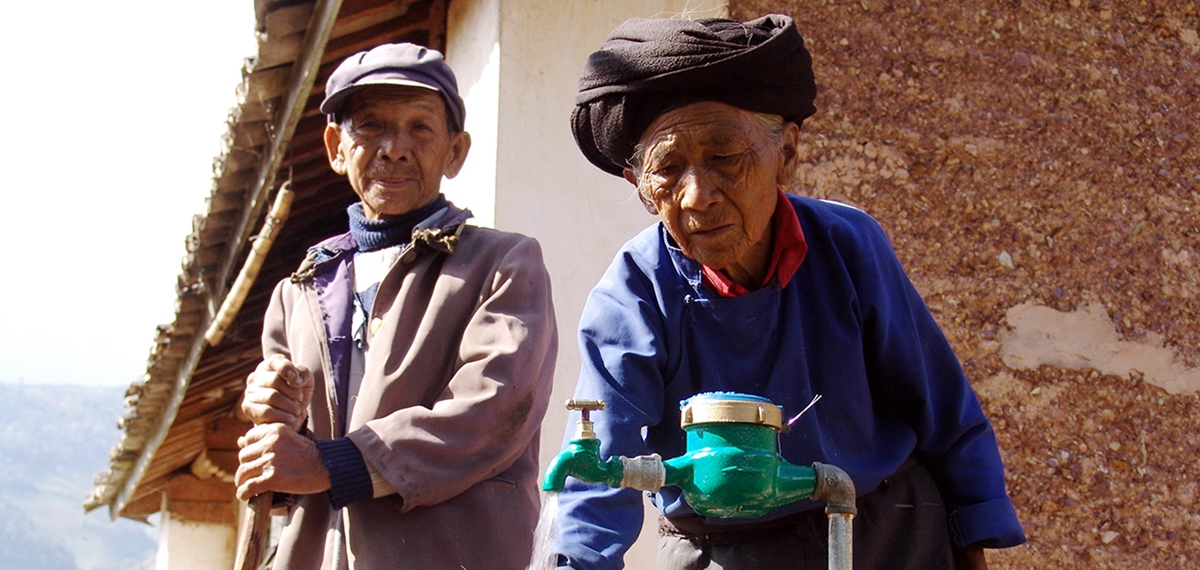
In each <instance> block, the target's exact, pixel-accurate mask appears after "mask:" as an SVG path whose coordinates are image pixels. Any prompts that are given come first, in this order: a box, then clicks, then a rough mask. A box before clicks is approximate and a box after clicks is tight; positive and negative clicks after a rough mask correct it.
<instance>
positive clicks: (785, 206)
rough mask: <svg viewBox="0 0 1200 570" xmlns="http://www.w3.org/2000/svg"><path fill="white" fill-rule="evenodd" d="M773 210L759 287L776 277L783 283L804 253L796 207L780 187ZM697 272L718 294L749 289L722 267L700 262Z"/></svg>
mask: <svg viewBox="0 0 1200 570" xmlns="http://www.w3.org/2000/svg"><path fill="white" fill-rule="evenodd" d="M776 192H777V194H778V198H777V199H776V200H775V213H774V214H772V215H771V227H772V233H773V234H774V235H772V238H773V240H774V241H773V244H772V247H771V265H770V266H769V267H768V269H767V276H766V277H765V278H764V279H763V282H762V284H761V285H760V286H759V287H766V286H767V284H769V283H770V282H771V279H772V278H776V277H778V278H779V287H780V288H783V287H786V286H787V284H788V282H789V281H791V280H792V275H795V274H796V270H797V269H800V264H801V263H803V262H804V255H805V254H807V253H808V242H806V241H804V231H803V230H802V229H801V228H800V219H799V218H797V217H796V209H795V208H793V207H792V203H791V202H790V201H788V199H787V196H785V195H784V194H783V191H781V190H779V191H776ZM700 274H701V276H703V278H704V284H705V285H708V286H709V287H710V288H711V289H712V290H713V291H715V292H716V293H717V295H719V296H721V297H737V296H739V295H745V294H746V293H749V292H750V291H749V290H747V289H746V288H745V287H742V286H741V285H738V284H737V283H734V282H733V280H732V279H730V278H729V277H728V276H727V275H725V272H724V271H721V270H719V269H713V268H711V267H709V266H707V265H701V266H700Z"/></svg>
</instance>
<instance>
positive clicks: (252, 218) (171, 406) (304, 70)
mask: <svg viewBox="0 0 1200 570" xmlns="http://www.w3.org/2000/svg"><path fill="white" fill-rule="evenodd" d="M341 7H342V0H317V5H316V8H315V9H314V11H313V16H312V20H311V21H310V23H309V26H308V32H307V33H306V34H305V39H304V47H303V49H302V50H301V52H300V58H299V59H297V60H296V62H295V64H293V68H292V75H291V80H290V82H289V84H290V87H289V88H288V92H287V94H286V96H285V97H284V101H283V107H282V108H281V109H280V111H279V115H278V120H277V123H276V130H275V132H276V133H278V135H277V136H276V137H275V138H274V139H272V140H271V142H270V144H269V146H268V148H267V152H266V153H265V154H264V155H263V157H262V159H261V162H260V163H259V169H258V176H257V177H256V179H255V184H254V186H253V188H251V194H250V196H251V199H250V202H249V203H248V204H247V205H246V207H245V209H244V210H243V211H242V215H241V218H240V219H239V221H238V223H237V224H236V226H235V228H234V234H233V236H234V237H233V239H231V240H230V241H229V242H228V243H229V245H228V247H227V248H226V251H225V256H224V259H223V260H222V263H221V270H220V272H219V273H218V275H217V276H216V277H217V279H215V280H213V281H211V282H210V283H212V284H213V285H215V286H216V287H218V288H219V291H216V292H211V293H210V295H211V296H210V299H215V298H221V299H224V297H225V295H226V292H227V287H228V284H227V282H228V281H229V277H230V275H232V274H233V270H234V264H235V262H236V261H237V258H238V254H239V253H240V252H241V250H242V248H243V247H244V246H245V244H246V242H247V241H248V240H249V237H250V232H251V231H252V230H253V229H254V225H255V222H256V221H257V220H258V218H259V217H260V216H261V214H262V209H263V206H264V205H265V204H266V198H267V196H268V194H269V193H270V191H271V188H272V187H273V186H274V184H275V175H276V173H277V172H278V170H279V165H280V164H281V163H282V162H283V158H284V154H285V153H286V151H287V147H288V143H289V142H290V141H291V138H292V135H293V134H294V133H295V130H296V124H297V123H299V121H300V117H301V115H302V114H303V112H304V105H305V104H306V103H307V102H308V95H309V94H310V93H311V92H312V88H313V84H314V83H315V82H316V78H317V74H318V72H319V70H320V67H321V58H322V56H323V55H324V53H325V46H326V44H327V43H328V42H329V37H330V34H331V33H332V30H333V26H334V23H335V22H336V21H337V15H338V12H339V11H340V10H341ZM212 293H216V294H212ZM218 305H219V303H218ZM214 316H215V315H214V314H213V313H212V311H209V312H207V313H206V314H205V315H204V316H203V317H202V319H201V320H202V323H201V325H200V326H199V327H197V331H196V332H195V333H194V334H193V336H192V340H191V346H190V347H189V349H188V351H187V356H186V357H185V358H184V360H183V363H182V364H181V366H180V367H179V369H178V370H177V372H176V375H175V382H174V385H173V387H172V390H171V397H170V399H169V400H168V402H167V405H166V407H165V408H164V409H163V414H162V416H161V417H160V418H159V421H158V424H157V426H156V427H155V429H154V432H153V433H152V434H151V435H150V437H149V438H148V439H147V441H146V444H145V445H144V446H143V447H142V449H141V452H140V453H139V454H138V458H137V462H136V463H135V464H134V467H133V469H132V470H131V471H130V472H129V475H128V476H127V477H126V479H125V481H124V482H123V483H122V485H121V489H120V490H119V491H118V492H117V496H116V497H115V498H114V500H113V502H112V503H110V504H109V517H111V518H112V519H114V520H115V519H116V518H117V517H119V516H121V511H123V510H124V508H125V506H126V505H127V504H128V503H129V501H130V499H131V498H132V497H133V496H134V494H135V492H136V491H137V488H138V485H139V484H140V483H141V481H142V477H144V476H145V474H146V470H147V469H148V468H149V467H150V463H151V461H152V460H153V459H154V455H155V453H156V452H157V451H158V448H159V446H160V445H162V442H163V440H164V439H166V437H167V434H168V433H169V432H170V431H171V426H172V425H173V424H174V422H175V417H176V415H177V414H178V413H179V407H180V405H181V404H182V403H183V399H184V396H186V394H187V387H188V384H189V382H190V381H191V377H192V373H193V372H194V371H195V370H196V366H197V364H199V362H200V356H201V355H202V354H203V353H204V347H205V340H204V334H203V332H202V331H203V330H204V329H207V328H208V326H209V324H210V323H211V321H212V319H213V317H214Z"/></svg>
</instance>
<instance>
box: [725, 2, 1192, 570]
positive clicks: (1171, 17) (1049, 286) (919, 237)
mask: <svg viewBox="0 0 1200 570" xmlns="http://www.w3.org/2000/svg"><path fill="white" fill-rule="evenodd" d="M730 11H731V15H732V17H734V18H738V19H742V20H746V19H750V18H753V17H757V16H759V15H762V14H765V13H768V12H782V13H786V14H789V15H791V16H793V17H794V18H795V19H796V21H797V23H798V25H799V27H800V31H801V33H802V34H803V35H804V37H805V39H806V41H807V42H808V45H809V46H810V50H811V52H812V54H813V60H814V67H815V71H816V76H817V82H818V84H819V85H820V94H819V96H818V99H817V106H818V108H819V111H818V113H817V115H816V116H814V117H813V118H811V119H810V120H808V121H807V122H806V123H805V124H804V128H803V131H802V132H803V140H804V142H805V148H804V151H803V152H804V164H803V166H802V167H801V169H800V173H799V174H800V176H799V179H800V184H799V188H798V189H797V191H799V192H802V193H807V194H810V195H814V196H818V197H826V198H834V199H838V200H843V201H846V202H850V203H852V204H854V205H857V206H859V207H861V208H863V209H865V210H867V211H868V212H870V213H871V214H872V215H874V216H875V217H876V218H877V219H878V220H879V221H880V222H881V223H882V224H883V226H884V227H885V228H886V229H887V231H888V233H889V234H890V236H891V237H892V240H893V241H894V243H895V245H896V248H897V250H898V251H899V255H900V258H901V260H902V261H903V263H904V264H905V266H906V267H907V268H908V271H909V273H910V275H911V277H912V279H913V281H914V282H915V284H916V286H917V288H918V289H919V290H920V291H921V292H922V294H923V295H924V296H925V299H926V301H927V302H928V304H929V306H930V308H931V309H932V310H933V313H934V315H935V316H936V317H937V318H938V321H939V322H940V323H941V325H942V326H943V328H944V330H945V332H946V335H947V336H948V337H949V338H950V340H951V342H952V343H953V344H954V347H955V349H956V350H957V351H958V354H959V357H960V358H961V360H962V361H963V364H964V366H965V368H966V370H967V374H968V375H969V376H970V378H971V379H972V381H973V382H974V383H975V387H976V390H977V392H978V393H979V396H980V399H981V400H982V402H983V405H984V408H985V410H986V411H987V412H988V414H989V416H990V417H991V418H992V419H993V422H994V424H995V427H996V430H997V433H998V436H999V440H1000V445H1001V447H1002V453H1003V455H1004V457H1005V461H1006V464H1007V466H1008V471H1009V472H1008V481H1009V489H1010V492H1011V494H1012V496H1013V499H1014V501H1015V502H1016V505H1017V509H1018V513H1019V514H1020V516H1021V518H1022V521H1023V523H1024V525H1025V529H1026V532H1027V534H1028V535H1029V539H1030V540H1029V543H1028V544H1027V545H1025V546H1022V547H1018V548H1014V549H1011V550H1008V551H1003V552H996V553H993V554H992V555H991V557H990V562H991V563H992V568H1001V569H1006V568H1008V569H1024V568H1038V567H1040V568H1088V569H1096V570H1102V569H1117V568H1121V569H1124V568H1139V567H1141V568H1147V567H1175V568H1185V567H1192V565H1194V564H1195V561H1196V560H1200V515H1198V514H1197V513H1198V511H1197V510H1196V508H1195V504H1196V503H1197V500H1198V499H1200V497H1197V491H1198V489H1197V482H1198V481H1200V461H1198V460H1197V457H1200V454H1198V447H1200V433H1198V430H1197V429H1196V419H1195V418H1196V417H1200V400H1198V399H1200V396H1198V395H1197V388H1198V387H1200V350H1198V349H1197V347H1200V299H1198V298H1197V292H1198V291H1200V284H1198V283H1197V276H1198V274H1200V229H1198V228H1200V144H1198V139H1197V135H1196V133H1197V131H1198V130H1200V120H1198V119H1197V117H1200V38H1198V37H1197V29H1198V28H1200V8H1198V7H1197V3H1196V2H1189V1H1184V0H1165V1H1160V2H1143V1H1130V2H1122V1H1118V0H1070V1H1067V0H1060V1H1048V0H1038V1H1031V2H999V1H980V0H959V1H956V2H935V1H932V0H896V1H892V2H884V1H879V0H861V1H858V0H856V1H846V0H826V1H818V0H804V1H799V0H773V1H750V0H733V1H731V2H730ZM1064 325H1065V326H1064Z"/></svg>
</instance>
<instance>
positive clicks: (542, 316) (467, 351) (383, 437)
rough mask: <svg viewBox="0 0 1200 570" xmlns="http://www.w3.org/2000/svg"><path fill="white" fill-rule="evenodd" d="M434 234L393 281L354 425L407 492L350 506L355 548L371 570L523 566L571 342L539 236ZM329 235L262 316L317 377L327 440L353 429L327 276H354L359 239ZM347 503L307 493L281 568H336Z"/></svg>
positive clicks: (273, 347)
mask: <svg viewBox="0 0 1200 570" xmlns="http://www.w3.org/2000/svg"><path fill="white" fill-rule="evenodd" d="M456 231H457V233H455V232H456ZM424 237H425V238H427V239H425V240H424V241H423V242H422V240H420V239H415V240H414V242H417V243H418V245H416V246H414V247H412V251H413V252H415V253H414V254H412V255H408V256H406V255H402V256H401V259H400V260H399V261H397V263H396V265H395V266H394V267H393V268H392V269H391V270H390V271H389V272H388V274H387V276H386V277H385V278H384V280H383V282H382V283H381V284H380V287H379V292H378V294H377V297H376V300H375V304H374V308H373V313H372V315H371V317H372V318H371V321H369V322H371V323H372V325H371V326H368V327H367V329H368V331H369V334H370V336H369V337H368V340H369V346H371V349H370V350H369V351H368V353H367V361H366V365H365V374H364V377H363V380H362V384H361V387H360V389H359V392H358V395H357V398H355V399H352V400H350V406H352V410H353V412H352V413H351V414H350V416H351V422H350V424H349V425H348V426H347V430H346V431H347V433H346V434H345V435H348V436H349V438H350V439H351V441H353V442H354V444H355V445H356V446H357V447H358V449H359V450H360V451H361V452H362V454H363V456H364V458H365V459H366V460H367V461H368V462H369V463H370V464H371V465H372V466H374V467H375V468H376V469H377V470H378V471H379V473H380V474H381V475H382V476H383V477H384V478H385V479H386V480H387V481H388V483H390V485H391V487H392V488H393V489H395V490H396V491H397V494H395V495H390V496H385V497H380V498H376V499H369V500H365V501H359V502H356V503H353V504H351V505H350V506H348V507H346V508H345V509H343V515H342V518H343V525H344V527H345V532H346V537H347V541H346V542H347V544H348V550H349V552H348V553H346V554H347V556H346V557H345V559H348V561H349V564H350V567H351V568H357V569H362V570H374V569H382V568H404V569H424V568H428V569H437V570H443V569H458V568H463V569H466V570H485V569H520V568H524V567H525V566H526V564H527V563H528V562H529V558H530V552H531V544H532V537H533V529H534V527H535V526H536V524H537V518H538V511H539V496H538V490H537V481H536V479H537V473H538V435H539V426H540V424H541V420H542V416H543V415H544V413H545V411H546V406H547V403H548V399H549V397H550V389H551V385H552V383H553V376H554V362H555V357H556V352H557V343H558V340H557V332H556V325H555V321H554V309H553V305H552V302H551V296H550V278H549V276H548V275H547V273H546V269H545V266H544V265H543V262H542V255H541V249H540V247H539V246H538V243H537V242H536V241H535V240H533V239H532V238H528V237H525V236H521V235H517V234H511V233H504V232H498V231H494V230H489V229H482V228H476V227H469V226H468V227H465V228H464V229H461V230H458V228H456V227H450V228H447V231H445V232H441V233H439V232H437V231H435V232H434V233H432V234H429V235H426V236H424ZM324 245H325V248H324V249H323V250H322V253H321V254H320V255H318V258H323V259H322V260H320V261H318V262H317V265H316V267H313V266H312V265H313V264H312V263H311V260H312V259H313V257H312V256H311V255H310V261H307V262H306V266H307V267H302V270H307V271H301V272H298V273H297V275H296V276H294V277H293V279H291V280H285V281H283V282H281V283H280V284H279V285H278V286H277V287H276V289H275V292H274V295H273V297H272V299H271V304H270V307H269V308H268V310H267V315H266V318H265V322H264V326H263V353H264V357H267V358H269V357H270V356H271V355H273V354H283V355H285V356H288V357H289V358H290V359H291V360H292V361H293V362H295V363H297V364H302V365H304V366H307V367H308V368H309V369H311V370H312V371H313V372H314V376H315V377H316V389H315V391H314V397H313V403H312V408H311V410H310V414H309V423H308V428H309V430H310V431H311V433H312V434H313V437H315V438H316V439H329V438H331V437H337V436H338V435H343V434H338V433H336V427H335V426H336V425H337V423H338V422H337V419H336V417H335V416H336V411H334V410H335V409H336V408H333V407H332V406H331V402H332V401H334V396H333V386H331V385H330V384H332V382H331V381H329V380H328V379H330V378H331V377H332V376H331V363H330V356H329V353H330V351H329V348H328V345H327V342H326V337H327V336H328V335H327V333H326V328H325V324H324V323H326V320H325V319H327V318H328V315H322V313H321V308H320V307H319V305H318V303H317V292H316V287H315V286H314V278H313V272H314V271H315V273H316V280H317V281H319V280H320V279H321V276H322V275H326V276H330V275H332V276H333V277H332V279H347V277H346V276H347V275H349V272H348V267H349V260H350V258H352V250H353V247H352V246H353V240H352V238H350V237H349V236H348V234H347V235H344V236H339V237H338V238H334V239H332V240H328V241H327V242H325V244H324ZM347 245H349V246H350V247H346V246H347ZM314 249H316V248H314ZM448 250H452V252H451V251H448ZM326 264H340V265H339V266H336V267H331V266H329V265H326ZM343 285H345V284H343ZM347 310H349V309H347ZM376 319H379V321H378V322H375V320H376ZM388 346H390V347H391V349H390V350H388V349H386V347H388ZM336 514H337V513H336V511H334V510H333V509H332V507H331V506H330V503H329V499H328V498H327V496H326V495H325V494H320V495H309V496H302V497H297V500H296V501H295V503H294V504H293V505H292V506H291V507H290V508H289V516H288V523H287V527H286V528H285V530H284V533H283V536H282V538H281V542H280V546H279V550H278V555H277V557H276V565H275V568H277V569H283V570H291V569H313V570H315V569H318V568H326V569H328V568H336V567H337V566H336V565H333V563H334V560H333V559H334V558H342V556H340V555H339V552H340V551H341V550H342V547H341V546H340V544H339V543H340V542H341V541H339V540H336V539H335V538H334V537H335V529H336V526H337V525H336Z"/></svg>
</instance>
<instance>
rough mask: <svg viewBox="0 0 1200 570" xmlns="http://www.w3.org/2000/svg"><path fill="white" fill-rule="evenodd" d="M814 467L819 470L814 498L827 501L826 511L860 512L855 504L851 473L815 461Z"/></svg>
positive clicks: (849, 513)
mask: <svg viewBox="0 0 1200 570" xmlns="http://www.w3.org/2000/svg"><path fill="white" fill-rule="evenodd" d="M812 467H813V470H814V471H816V472H817V487H816V489H814V490H813V495H812V498H813V499H817V500H822V501H825V513H826V514H844V515H850V516H854V515H856V514H858V509H857V508H856V507H855V506H854V503H855V499H856V497H855V494H854V481H851V480H850V475H848V474H846V472H845V471H843V470H842V469H840V468H838V467H836V466H833V465H829V464H826V463H813V465H812Z"/></svg>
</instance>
